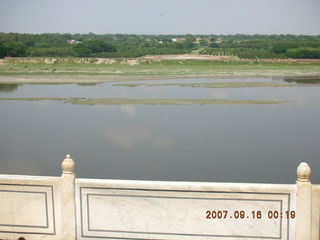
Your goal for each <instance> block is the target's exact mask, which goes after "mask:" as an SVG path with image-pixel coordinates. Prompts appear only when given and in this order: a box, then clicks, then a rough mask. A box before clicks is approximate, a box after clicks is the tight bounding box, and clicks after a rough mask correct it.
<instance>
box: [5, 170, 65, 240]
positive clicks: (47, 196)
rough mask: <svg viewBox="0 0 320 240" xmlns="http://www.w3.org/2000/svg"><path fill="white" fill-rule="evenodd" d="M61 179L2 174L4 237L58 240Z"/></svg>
mask: <svg viewBox="0 0 320 240" xmlns="http://www.w3.org/2000/svg"><path fill="white" fill-rule="evenodd" d="M59 192H60V185H59V178H50V177H32V176H10V175H0V239H18V238H19V237H24V238H25V239H29V238H31V239H57V237H58V235H57V232H58V231H60V223H59V221H57V219H59V218H60V211H61V210H60V209H61V208H60V199H59V196H60V194H59Z"/></svg>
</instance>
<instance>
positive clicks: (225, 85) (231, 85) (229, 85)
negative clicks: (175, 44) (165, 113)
mask: <svg viewBox="0 0 320 240" xmlns="http://www.w3.org/2000/svg"><path fill="white" fill-rule="evenodd" d="M112 86H121V87H194V88H196V87H203V88H249V87H293V86H296V84H294V83H265V82H210V83H117V84H112Z"/></svg>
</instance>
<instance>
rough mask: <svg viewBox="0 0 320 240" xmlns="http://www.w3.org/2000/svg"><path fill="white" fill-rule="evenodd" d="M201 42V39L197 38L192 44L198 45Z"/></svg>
mask: <svg viewBox="0 0 320 240" xmlns="http://www.w3.org/2000/svg"><path fill="white" fill-rule="evenodd" d="M201 40H202V38H201V37H197V38H196V39H195V40H194V43H197V44H199V43H200V41H201Z"/></svg>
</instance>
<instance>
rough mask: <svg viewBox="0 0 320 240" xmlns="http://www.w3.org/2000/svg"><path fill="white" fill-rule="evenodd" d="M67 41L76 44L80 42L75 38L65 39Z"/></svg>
mask: <svg viewBox="0 0 320 240" xmlns="http://www.w3.org/2000/svg"><path fill="white" fill-rule="evenodd" d="M67 43H69V44H78V43H80V42H79V41H77V40H75V39H71V40H67Z"/></svg>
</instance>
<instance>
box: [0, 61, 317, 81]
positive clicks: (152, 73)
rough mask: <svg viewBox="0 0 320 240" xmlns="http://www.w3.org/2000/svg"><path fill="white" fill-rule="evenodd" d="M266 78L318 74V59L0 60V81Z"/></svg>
mask: <svg viewBox="0 0 320 240" xmlns="http://www.w3.org/2000/svg"><path fill="white" fill-rule="evenodd" d="M177 57H179V56H177ZM189 57H190V56H189ZM266 77H268V78H284V77H286V78H290V77H294V78H308V77H309V78H310V77H320V61H304V60H300V61H297V60H294V61H291V60H288V59H286V61H279V60H274V61H271V60H267V59H264V60H241V61H239V60H237V59H216V60H213V59H209V60H208V59H204V60H203V59H190V58H181V56H180V58H178V59H170V60H167V59H166V58H164V59H161V58H160V57H157V56H154V57H153V58H151V57H149V58H146V57H145V58H136V59H95V58H91V59H90V58H50V59H49V58H9V59H5V60H1V62H0V83H16V84H19V83H20V84H23V83H50V84H54V83H57V84H61V83H100V82H126V81H138V80H157V79H178V78H266Z"/></svg>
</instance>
